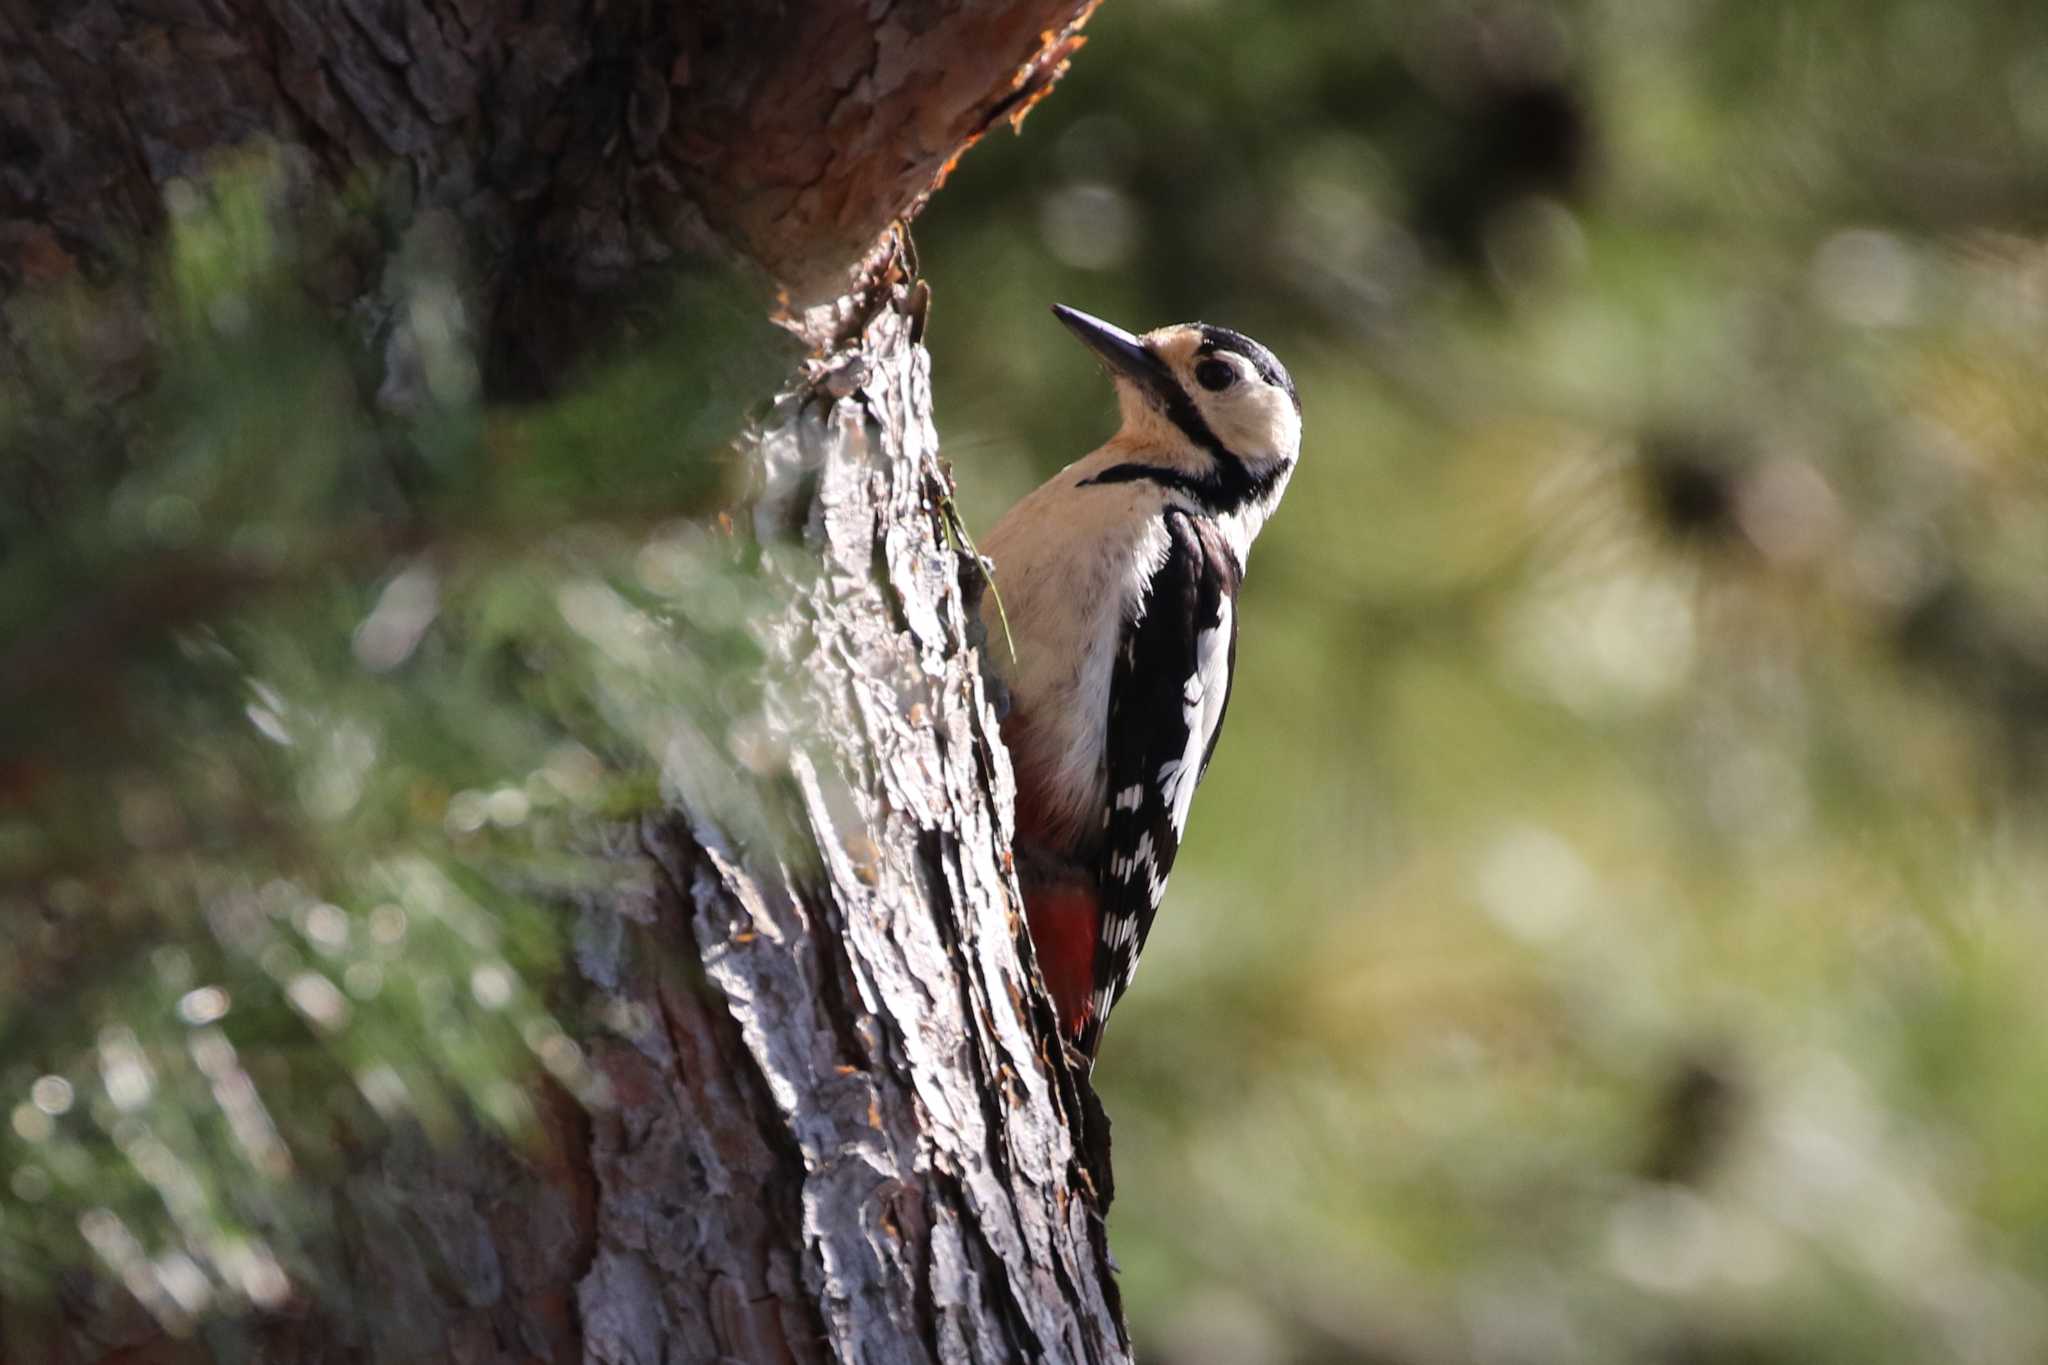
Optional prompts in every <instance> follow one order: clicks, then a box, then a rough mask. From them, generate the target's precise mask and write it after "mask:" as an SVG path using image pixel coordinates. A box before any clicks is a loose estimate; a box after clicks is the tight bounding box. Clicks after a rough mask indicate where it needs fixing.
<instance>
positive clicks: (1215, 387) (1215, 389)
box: [1195, 360, 1237, 393]
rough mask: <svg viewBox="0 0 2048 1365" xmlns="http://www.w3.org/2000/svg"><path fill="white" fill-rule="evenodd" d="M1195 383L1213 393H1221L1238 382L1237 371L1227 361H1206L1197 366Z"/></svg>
mask: <svg viewBox="0 0 2048 1365" xmlns="http://www.w3.org/2000/svg"><path fill="white" fill-rule="evenodd" d="M1195 382H1196V383H1197V384H1200V385H1201V386H1202V387H1203V388H1205V389H1207V390H1209V392H1211V393H1221V392H1223V391H1224V390H1225V389H1227V388H1229V387H1230V386H1231V385H1232V384H1235V383H1236V382H1237V371H1236V370H1235V369H1233V368H1231V365H1230V362H1229V361H1227V360H1205V361H1203V362H1202V363H1201V364H1199V365H1197V366H1195Z"/></svg>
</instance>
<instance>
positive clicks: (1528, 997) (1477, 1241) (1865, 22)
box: [918, 0, 2048, 1365]
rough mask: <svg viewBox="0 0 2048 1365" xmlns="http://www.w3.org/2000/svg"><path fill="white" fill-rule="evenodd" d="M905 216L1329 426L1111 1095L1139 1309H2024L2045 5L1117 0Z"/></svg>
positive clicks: (1090, 382)
mask: <svg viewBox="0 0 2048 1365" xmlns="http://www.w3.org/2000/svg"><path fill="white" fill-rule="evenodd" d="M1088 32H1089V34H1090V37H1091V42H1090V44H1089V46H1088V48H1087V50H1086V51H1085V52H1084V53H1082V54H1081V55H1080V57H1079V58H1078V59H1077V60H1076V61H1075V64H1074V68H1073V70H1072V72H1071V73H1070V74H1069V76H1068V77H1067V78H1066V80H1065V81H1064V82H1062V84H1061V85H1060V87H1059V89H1058V91H1057V93H1056V95H1055V96H1054V97H1053V98H1052V99H1049V100H1047V101H1046V102H1045V103H1044V104H1043V105H1041V106H1040V107H1039V108H1038V109H1036V110H1035V111H1034V112H1033V113H1032V115H1031V117H1030V119H1029V121H1028V122H1027V124H1026V125H1025V128H1024V133H1023V136H1022V137H1020V138H1015V139H1012V138H1009V137H1007V136H1001V137H992V138H991V139H990V140H989V141H988V142H986V143H984V145H982V146H980V147H978V148H976V149H975V151H974V152H973V153H972V154H970V155H969V156H968V157H967V158H966V159H965V160H964V161H963V162H962V163H961V166H960V168H959V169H958V171H957V172H956V173H955V174H954V176H953V178H952V180H951V181H950V182H949V183H948V184H947V186H946V187H945V189H944V191H943V192H942V193H940V194H939V195H938V196H936V197H935V198H934V200H933V202H932V205H931V208H930V210H929V211H928V212H927V214H926V215H925V217H924V218H923V219H921V220H920V222H919V224H918V241H919V245H920V247H921V248H922V251H923V260H924V266H925V270H926V273H927V275H928V276H929V278H930V279H931V281H932V284H933V287H934V290H935V299H934V308H933V321H932V326H931V331H930V336H929V341H930V345H931V346H932V349H933V352H934V373H935V376H936V382H937V386H938V422H939V427H940V431H941V433H942V436H943V437H944V440H945V443H946V451H947V454H948V456H949V458H950V459H951V461H952V463H953V465H954V468H955V472H956V475H957V477H958V479H959V482H960V500H961V504H962V506H963V508H964V509H965V511H966V512H967V515H968V520H969V523H970V525H972V526H975V527H977V528H980V529H983V530H985V529H986V528H987V527H988V526H989V525H991V524H992V523H993V521H994V519H995V518H996V517H997V516H998V515H1000V513H1001V512H1002V510H1003V509H1004V508H1005V507H1007V506H1008V504H1009V503H1010V502H1011V501H1012V500H1013V499H1014V498H1015V497H1017V496H1018V495H1019V494H1021V493H1022V492H1023V491H1024V490H1026V489H1027V488H1029V487H1030V486H1032V485H1033V484H1034V483H1036V482H1037V481H1038V480H1040V479H1042V478H1043V477H1045V476H1046V475H1048V474H1050V473H1051V472H1052V471H1053V470H1055V469H1057V468H1058V467H1059V466H1061V465H1062V464H1064V463H1066V462H1067V461H1069V460H1071V459H1073V458H1076V457H1078V456H1079V455H1081V454H1082V453H1084V452H1085V451H1087V450H1089V449H1091V448H1092V447H1093V446H1094V445H1095V444H1097V443H1098V442H1100V441H1101V440H1102V439H1104V438H1105V437H1106V436H1107V435H1108V434H1109V433H1110V431H1111V429H1112V427H1113V425H1114V409H1113V402H1112V399H1111V396H1110V393H1109V387H1108V385H1107V383H1106V382H1105V381H1104V380H1103V379H1102V378H1101V376H1100V374H1099V371H1098V369H1097V367H1096V366H1095V365H1094V364H1093V363H1092V361H1091V360H1090V359H1089V358H1088V357H1087V356H1086V355H1085V354H1084V353H1083V352H1082V351H1081V349H1080V348H1079V347H1077V346H1075V345H1074V344H1073V343H1072V341H1071V339H1070V338H1069V337H1068V336H1067V335H1066V334H1065V332H1064V330H1063V329H1062V328H1060V327H1059V326H1058V325H1057V324H1056V323H1055V322H1054V321H1053V320H1052V319H1051V318H1050V317H1049V316H1048V315H1047V313H1046V306H1047V304H1049V303H1051V302H1054V301H1059V302H1064V303H1069V304H1072V305H1075V306H1077V307H1080V308H1083V309H1086V310H1088V311H1090V312H1093V313H1097V314H1099V315H1101V316H1104V317H1107V318H1110V319H1112V320H1115V321H1118V322H1121V323H1124V324H1126V325H1128V326H1130V327H1132V328H1133V329H1134V330H1143V329H1146V328H1150V327H1153V326H1157V325H1160V324H1163V323H1166V322H1171V321H1180V320H1186V319H1193V318H1201V319H1205V320H1208V321H1212V322H1217V323H1223V324H1227V325H1229V326H1232V327H1236V328H1239V329H1240V330H1243V331H1246V332H1249V333H1251V334H1252V335H1254V336H1256V337H1258V338H1259V339H1260V340H1262V341H1265V342H1267V343H1268V344H1269V345H1271V346H1272V347H1273V348H1274V349H1275V350H1276V351H1278V353H1279V354H1280V355H1281V357H1282V359H1283V360H1284V361H1285V362H1286V363H1287V364H1288V365H1289V367H1290V368H1291V369H1292V371H1293V373H1294V375H1295V378H1296V379H1297V381H1298V383H1299V385H1300V389H1301V396H1302V402H1303V406H1304V409H1305V414H1306V423H1307V435H1306V440H1305V448H1304V459H1303V464H1302V468H1301V472H1300V473H1299V474H1298V475H1297V477H1296V479H1295V481H1294V483H1293V485H1292V488H1291V490H1290V492H1289V495H1288V499H1287V503H1286V505H1285V506H1284V507H1283V508H1282V509H1281V512H1280V514H1279V515H1278V517H1277V518H1276V519H1275V520H1274V521H1273V523H1272V524H1271V525H1270V527H1269V528H1268V529H1267V531H1266V532H1265V534H1264V536H1263V537H1262V538H1261V540H1260V541H1259V544H1258V546H1257V547H1256V549H1255V550H1254V552H1253V555H1252V562H1251V565H1250V574H1249V581H1248V583H1247V588H1246V592H1247V601H1246V604H1245V606H1244V608H1243V610H1242V613H1241V621H1242V636H1241V649H1240V652H1239V673H1238V677H1237V684H1236V690H1235V693H1234V696H1233V700H1232V703H1231V710H1230V718H1229V724H1228V726H1227V732H1226V734H1225V736H1224V739H1223V741H1222V743H1221V746H1220V748H1219V750H1218V752H1217V756H1216V759H1215V763H1214V766H1213V767H1212V768H1211V770H1210V773H1209V776H1208V779H1207V782H1206V784H1205V785H1204V788H1203V792H1202V797H1201V800H1200V801H1199V802H1198V803H1197V807H1198V808H1197V813H1196V814H1195V816H1194V819H1193V822H1192V826H1193V827H1192V830H1191V833H1190V836H1189V842H1188V844H1187V846H1186V848H1185V849H1184V851H1183V854H1182V857H1181V860H1180V862H1179V864H1178V866H1177V868H1176V871H1175V874H1174V879H1173V889H1172V893H1171V895H1170V896H1169V898H1168V904H1167V907H1166V909H1165V911H1164V913H1163V914H1162V916H1161V918H1160V921H1159V924H1158V926H1157V928H1156V930H1155V932H1154V934H1153V937H1152V940H1151V943H1150V946H1148V948H1147V951H1146V955H1145V961H1144V967H1143V970H1142V971H1141V972H1140V974H1139V977H1138V981H1137V984H1136V987H1135V989H1134V990H1133V992H1132V993H1131V994H1130V995H1129V996H1128V997H1126V1001H1125V1003H1123V1004H1121V1005H1120V1006H1119V1008H1118V1012H1117V1016H1116V1021H1115V1025H1114V1027H1112V1029H1111V1030H1110V1032H1109V1035H1108V1041H1107V1043H1106V1045H1105V1048H1104V1052H1103V1056H1102V1062H1101V1066H1100V1067H1099V1069H1098V1070H1097V1072H1096V1077H1097V1083H1098V1085H1099V1087H1100V1089H1101V1090H1102V1092H1103V1095H1104V1098H1105V1102H1106V1104H1107V1106H1108V1108H1109V1111H1110V1113H1111V1114H1112V1116H1113V1117H1114V1120H1115V1123H1116V1134H1115V1136H1116V1144H1117V1152H1118V1155H1119V1158H1120V1159H1119V1161H1118V1163H1117V1175H1118V1201H1117V1204H1116V1208H1115V1210H1114V1213H1113V1216H1112V1224H1111V1225H1112V1230H1113V1234H1114V1245H1115V1248H1116V1252H1117V1257H1118V1260H1119V1261H1120V1262H1121V1264H1122V1266H1123V1268H1124V1284H1125V1289H1126V1301H1127V1303H1128V1304H1129V1306H1130V1310H1131V1313H1132V1315H1133V1319H1134V1323H1135V1327H1136V1330H1137V1332H1138V1336H1139V1341H1140V1346H1141V1352H1140V1357H1141V1358H1142V1359H1150V1360H1154V1361H1159V1362H1171V1363H1172V1365H1209V1363H1211V1362H1213V1363H1215V1365H1224V1363H1225V1362H1228V1365H1266V1363H1267V1362H1317V1361H1333V1362H1334V1361H1424V1360H1474V1361H1484V1362H1522V1361H1610V1360H1614V1361H1620V1360H1630V1361H1638V1360H1644V1361H1674V1362H1677V1361H1683V1362H1696V1361H1697V1362H1706V1361H1714V1362H1718V1361H1731V1362H1733V1361H1742V1362H1752V1361H1756V1362H1761V1361H1788V1362H1789V1361H1799V1362H1807V1361H1866V1362H1867V1361H1876V1360H1886V1361H1930V1362H1933V1361H1941V1362H1948V1361H2030V1360H2039V1359H2043V1358H2048V953H2044V949H2048V920H2044V915H2048V904H2044V894H2043V889H2042V888H2043V887H2044V886H2048V881H2044V877H2043V874H2044V872H2048V867H2044V863H2048V841H2044V838H2043V834H2044V829H2043V823H2042V821H2043V814H2044V812H2043V810H2042V802H2041V798H2042V794H2043V789H2042V779H2043V775H2044V774H2043V760H2044V759H2048V592H2044V588H2048V458H2044V455H2048V450H2044V437H2048V385H2044V377H2048V252H2044V250H2043V245H2042V243H2041V241H2040V239H2039V234H2040V232H2041V230H2042V227H2043V225H2044V219H2048V11H2044V10H2042V9H2041V8H2040V7H2037V6H2022V5H2012V4H2005V3H1962V2H1960V0H1856V2H1855V3H1846V2H1838V3H1827V2H1825V0H1822V2H1818V3H1804V4H1798V5H1767V6H1757V5H1739V4H1729V3H1715V2H1714V0H1584V2H1583V3H1574V4H1521V3H1503V4H1464V3H1459V4H1444V5H1400V4H1356V3H1297V4H1290V5H1286V6H1265V7H1259V8H1257V9H1256V10H1253V9H1247V8H1245V7H1241V6H1233V5H1227V4H1223V3H1220V2H1218V0H1162V2H1160V3H1151V4H1141V3H1114V4H1110V5H1106V6H1104V7H1103V9H1102V10H1101V11H1100V12H1099V13H1098V14H1097V15H1096V16H1095V19H1094V20H1093V22H1092V23H1091V24H1090V26H1089V30H1088Z"/></svg>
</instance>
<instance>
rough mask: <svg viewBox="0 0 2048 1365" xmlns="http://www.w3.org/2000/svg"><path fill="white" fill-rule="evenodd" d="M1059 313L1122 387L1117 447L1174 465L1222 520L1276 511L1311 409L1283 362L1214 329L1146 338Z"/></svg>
mask: <svg viewBox="0 0 2048 1365" xmlns="http://www.w3.org/2000/svg"><path fill="white" fill-rule="evenodd" d="M1052 311H1053V313H1054V315H1055V316H1057V317H1058V318H1059V320H1060V321H1061V322H1064V323H1065V324H1066V325H1067V327H1068V329H1069V330H1071V331H1072V332H1073V333H1074V335H1075V336H1077V337H1079V338H1080V339H1081V342H1082V344H1083V345H1085V346H1087V347H1088V349H1089V350H1091V351H1093V352H1094V353H1095V354H1096V356H1097V358H1098V359H1100V360H1101V361H1102V363H1103V366H1104V368H1106V369H1107V370H1108V371H1109V373H1110V377H1111V378H1113V379H1114V380H1115V381H1116V388H1117V397H1118V400H1119V402H1120V403H1121V404H1122V408H1123V430H1122V431H1121V432H1120V433H1119V435H1118V441H1117V444H1119V445H1123V446H1126V447H1128V448H1130V449H1132V450H1133V451H1134V452H1138V453H1140V454H1141V456H1144V457H1149V458H1153V459H1158V460H1162V461H1166V462H1170V463H1171V464H1172V465H1173V466H1174V467H1175V468H1177V469H1179V470H1181V471H1184V472H1185V473H1186V474H1187V475H1188V476H1189V478H1190V480H1191V481H1192V482H1193V483H1194V484H1196V485H1198V488H1197V496H1200V497H1203V498H1204V500H1205V501H1208V502H1209V503H1210V505H1211V506H1213V507H1215V508H1216V510H1218V511H1224V512H1228V511H1236V510H1238V509H1240V508H1245V507H1248V506H1251V505H1258V506H1259V507H1260V509H1261V510H1263V511H1270V510H1271V506H1272V504H1273V503H1274V502H1276V501H1278V498H1279V494H1280V490H1281V489H1282V488H1284V487H1285V484H1286V480H1287V476H1288V474H1289V473H1291V472H1292V470H1293V468H1294V462H1295V459H1296V458H1297V457H1298V456H1299V455H1300V453H1301V399H1300V398H1299V397H1298V396H1297V395H1296V393H1295V390H1294V381H1293V380H1292V379H1290V378H1289V377H1288V374H1287V368H1286V367H1285V366H1284V365H1282V364H1281V363H1280V360H1279V357H1277V356H1275V355H1274V354H1273V353H1272V352H1271V351H1269V350H1267V349H1266V348H1265V347H1264V346H1261V345H1260V344H1259V343H1258V342H1256V341H1253V340H1252V339H1251V338H1250V337H1248V336H1245V335H1244V334H1243V333H1241V332H1233V331H1231V330H1230V329H1229V328H1228V327H1214V326H1210V325H1209V324H1207V323H1201V322H1187V323H1179V324H1176V325H1174V326H1171V327H1161V328H1159V329H1157V330H1156V331H1151V332H1147V333H1145V335H1143V336H1133V335H1132V334H1131V333H1129V332H1126V331H1125V330H1124V329H1123V328H1121V327H1117V326H1115V325H1113V324H1111V323H1107V322H1104V321H1103V320H1102V319H1100V318H1094V317H1090V316H1089V315H1088V314H1086V313H1083V312H1081V311H1079V310H1078V309H1074V308H1068V307H1066V306H1065V305H1063V304H1058V305H1055V306H1054V307H1053V310H1052Z"/></svg>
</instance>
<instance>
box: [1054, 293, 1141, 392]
mask: <svg viewBox="0 0 2048 1365" xmlns="http://www.w3.org/2000/svg"><path fill="white" fill-rule="evenodd" d="M1052 315H1053V316H1054V317H1056V318H1058V319H1059V320H1060V321H1061V322H1064V323H1066V324H1067V330H1068V331H1070V332H1072V333H1073V334H1074V335H1075V336H1077V337H1079V338H1081V344H1082V345H1083V346H1086V347H1087V348H1088V349H1089V350H1091V351H1093V352H1095V354H1096V357H1097V358H1098V359H1100V360H1101V361H1102V363H1103V365H1104V366H1105V367H1106V368H1107V369H1108V370H1109V372H1110V374H1112V375H1121V376H1123V377H1124V378H1127V379H1132V380H1135V381H1137V382H1138V383H1139V384H1141V385H1143V386H1144V387H1145V388H1147V389H1153V388H1157V387H1158V386H1159V384H1160V382H1161V381H1162V380H1170V379H1171V376H1170V375H1168V374H1167V372H1166V367H1165V366H1164V365H1162V364H1160V363H1159V357H1157V356H1155V355H1153V354H1152V352H1150V351H1148V350H1146V349H1145V343H1144V342H1142V341H1140V340H1138V339H1137V338H1136V337H1134V336H1132V335H1131V334H1130V333H1129V332H1126V331H1125V330H1124V329H1123V328H1121V327H1119V326H1117V325H1116V324H1115V323H1110V322H1104V321H1103V320H1102V319H1101V318H1095V317H1090V316H1088V314H1086V313H1084V312H1082V311H1081V310H1080V309H1078V308H1069V307H1067V306H1066V305H1065V304H1064V303H1056V304H1054V305H1053V306H1052Z"/></svg>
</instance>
